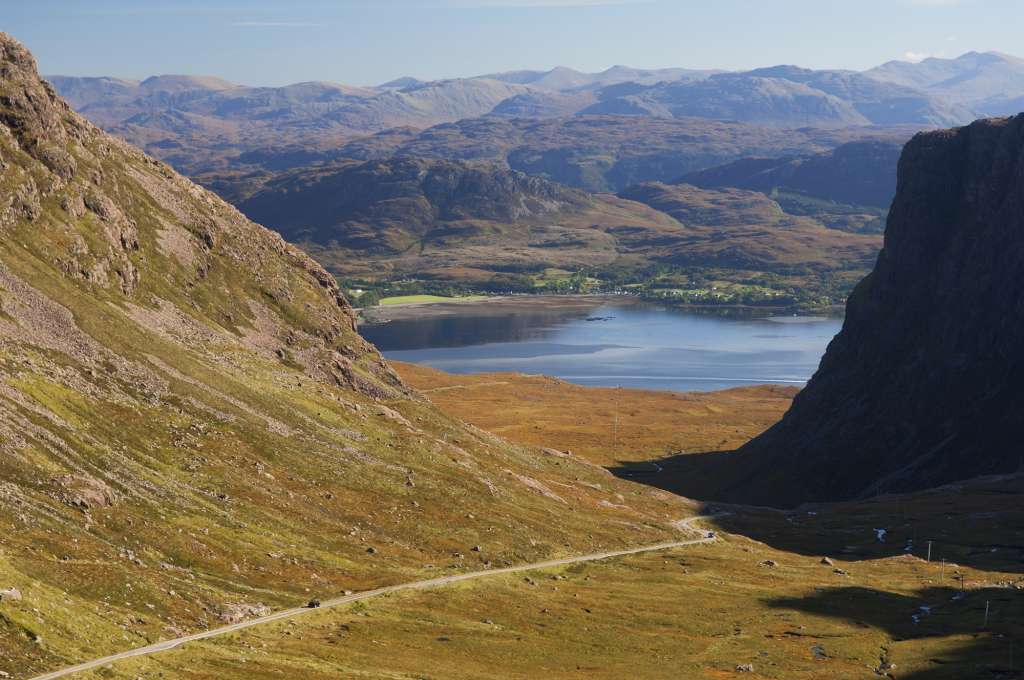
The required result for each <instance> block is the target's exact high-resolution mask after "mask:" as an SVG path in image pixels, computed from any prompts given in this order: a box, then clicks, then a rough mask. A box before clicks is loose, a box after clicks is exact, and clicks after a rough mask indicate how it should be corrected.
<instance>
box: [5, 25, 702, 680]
mask: <svg viewBox="0 0 1024 680" xmlns="http://www.w3.org/2000/svg"><path fill="white" fill-rule="evenodd" d="M0 189H2V190H0V199H2V200H0V498H2V502H0V590H4V589H8V588H15V589H17V590H18V591H19V592H20V594H21V599H15V600H12V599H10V598H7V597H4V598H3V599H2V601H0V671H3V672H4V673H8V674H11V675H12V676H14V677H19V678H20V677H27V676H29V675H31V674H34V673H35V672H38V671H42V670H45V669H51V668H55V667H60V666H63V665H67V664H68V663H70V662H72V661H76V660H79V659H83V658H89V657H92V656H96V655H100V654H104V653H110V652H114V651H118V650H121V649H125V648H129V647H133V646H137V645H139V644H143V643H145V642H146V641H147V640H157V639H162V638H167V637H173V636H175V635H178V634H180V632H181V631H190V630H197V629H203V628H206V627H209V626H213V625H217V624H219V623H221V622H224V621H231V620H237V619H239V618H245V617H247V616H250V615H252V614H253V613H255V612H258V611H262V610H264V609H265V608H266V607H280V606H284V605H295V604H299V603H302V602H305V601H306V600H307V599H308V598H309V597H311V596H314V595H315V596H327V595H331V594H337V593H339V592H341V591H343V590H345V589H360V588H364V587H368V586H371V585H379V584H383V583H388V582H396V581H405V580H409V578H410V576H413V575H419V574H426V573H438V572H439V571H441V572H447V571H449V570H452V571H457V570H460V569H464V568H467V567H468V566H469V565H470V564H472V565H475V566H477V568H479V566H480V565H482V564H495V565H502V564H506V563H514V562H519V561H522V560H528V559H532V558H536V557H543V556H547V555H555V554H564V553H569V552H575V551H586V550H587V549H588V548H591V547H597V546H601V545H621V544H624V543H634V542H636V543H643V542H645V541H651V540H656V539H660V538H663V537H666V536H670V535H674V533H675V530H674V529H672V528H671V527H670V526H669V524H668V522H669V521H670V520H674V519H677V518H678V517H680V516H684V515H685V514H687V506H686V505H685V504H684V503H682V502H681V501H678V500H676V499H671V498H670V497H668V496H667V495H665V494H661V493H660V492H652V491H649V490H642V489H638V488H635V487H631V486H629V485H623V484H620V483H619V482H617V481H616V480H615V479H614V478H612V477H611V476H610V475H608V473H606V472H605V471H603V470H601V469H599V468H596V467H594V466H592V465H589V464H587V463H585V462H583V461H580V460H577V459H565V458H557V459H555V458H552V457H546V456H542V455H539V454H538V453H537V452H536V451H531V450H526V449H522V448H517V447H515V446H512V445H509V444H506V443H504V442H502V441H500V440H498V439H496V438H495V437H493V436H491V435H488V434H485V433H484V432H482V431H480V430H476V429H475V428H471V427H468V426H466V425H464V424H463V423H461V422H459V421H457V420H455V419H452V418H449V417H447V416H444V415H443V414H441V413H440V412H438V411H437V410H436V409H435V408H434V407H432V406H431V405H430V404H429V403H428V402H426V401H425V400H423V399H422V398H420V397H418V396H417V395H415V394H414V393H413V392H411V391H410V390H409V389H408V388H406V387H405V386H404V385H403V383H402V382H401V381H400V379H399V378H398V377H397V376H396V375H395V374H394V373H393V372H392V371H391V369H390V368H389V367H388V366H387V365H386V364H385V363H384V362H383V361H382V359H381V357H380V355H379V354H378V353H377V352H376V351H375V349H374V348H373V347H372V346H370V345H368V344H367V343H365V342H364V341H363V340H362V339H361V338H360V337H359V335H358V334H357V333H356V332H355V329H354V323H353V316H352V312H351V309H350V308H349V307H348V305H347V303H346V302H345V300H344V298H343V297H342V296H341V295H340V293H339V291H338V288H337V287H336V284H335V283H334V280H333V279H332V278H331V277H330V275H328V274H327V273H326V272H325V271H324V270H323V269H322V268H320V266H319V265H317V264H316V263H314V262H313V261H312V260H310V259H309V258H308V257H307V256H305V255H304V254H302V253H300V252H299V251H298V250H296V249H295V248H293V247H292V246H289V245H287V244H285V243H284V242H283V241H282V240H281V239H280V237H278V236H277V235H276V234H273V233H272V232H269V231H267V230H265V229H263V228H261V227H258V226H256V225H254V224H252V223H251V222H248V221H247V220H246V219H245V218H244V217H243V216H242V215H241V214H240V213H238V212H237V211H236V210H234V209H233V208H231V207H230V206H228V205H227V204H225V203H223V202H222V201H221V200H220V199H218V198H216V197H215V196H214V195H212V194H210V193H209V192H207V191H205V190H203V189H200V188H199V187H197V186H195V185H193V184H191V183H190V182H189V181H187V180H185V179H184V178H182V177H180V176H179V175H177V174H175V173H174V172H173V171H171V170H170V169H169V168H168V167H167V166H166V165H164V164H162V163H160V162H158V161H155V160H153V159H151V158H148V157H146V156H144V155H143V154H142V153H140V152H139V151H137V150H135V149H133V148H131V147H129V146H127V145H125V144H124V143H122V142H120V141H117V140H115V139H113V138H112V137H109V136H107V135H106V134H104V133H102V132H100V131H99V130H97V129H96V128H94V127H93V126H92V125H90V124H89V123H87V122H85V120H84V119H82V118H81V117H79V116H77V115H76V114H74V113H73V112H71V110H70V109H69V108H68V107H67V105H66V104H65V103H64V102H63V101H61V100H60V99H59V98H57V97H56V96H55V94H54V92H53V90H52V89H51V88H50V87H49V86H48V85H47V84H46V83H44V82H42V81H40V80H39V79H38V76H37V75H36V72H35V64H34V61H33V60H32V58H31V56H30V55H29V53H28V52H27V51H26V50H25V49H24V47H22V46H21V45H20V44H19V43H17V42H16V41H14V40H13V39H11V38H10V37H8V36H6V35H0ZM473 545H481V546H485V550H484V551H483V552H481V553H472V554H473V558H472V559H469V558H461V557H453V555H454V554H455V553H460V554H461V553H462V552H463V551H468V549H469V547H471V546H473ZM466 554H470V553H468V552H466ZM429 565H436V566H434V568H433V569H430V568H429Z"/></svg>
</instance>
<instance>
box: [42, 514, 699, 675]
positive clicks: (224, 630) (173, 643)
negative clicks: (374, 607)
mask: <svg viewBox="0 0 1024 680" xmlns="http://www.w3.org/2000/svg"><path fill="white" fill-rule="evenodd" d="M706 519H711V517H710V516H703V515H702V516H697V517H690V518H688V519H685V520H682V521H679V522H676V523H675V526H676V528H678V529H683V530H689V531H699V530H698V529H696V528H694V527H693V526H692V524H693V523H694V522H698V521H701V520H706ZM716 540H718V539H717V538H715V537H713V536H703V537H701V538H695V539H692V540H689V541H671V542H668V543H657V544H655V545H645V546H641V547H638V548H628V549H626V550H613V551H610V552H602V553H594V554H591V555H578V556H576V557H563V558H561V559H557V560H548V561H546V562H533V563H531V564H522V565H519V566H515V567H503V568H500V569H487V570H484V571H471V572H467V573H465V574H453V575H451V576H441V577H439V578H432V579H427V580H425V581H412V582H411V583H400V584H398V585H393V586H385V587H383V588H376V589H374V590H366V591H363V592H360V593H353V594H351V595H344V596H342V597H336V598H334V599H331V600H325V601H324V602H322V603H321V605H320V607H319V609H330V608H332V607H340V606H343V605H346V604H351V603H353V602H359V601H360V600H369V599H371V598H374V597H380V596H381V595H388V594H390V593H397V592H401V591H403V590H423V589H425V588H434V587H437V586H443V585H448V584H450V583H458V582H459V581H470V580H473V579H478V578H484V577H487V576H498V575H501V574H516V573H520V572H524V571H533V570H535V569H549V568H551V567H560V566H564V565H567V564H578V563H580V562H595V561H597V560H607V559H611V558H614V557H624V556H627V555H637V554H640V553H647V552H656V551H659V550H668V549H670V548H681V547H684V546H688V545H699V544H701V543H712V542H714V541H716ZM319 609H310V608H309V607H295V608H293V609H284V610H282V611H279V612H275V613H273V614H268V615H266V616H261V617H259V618H255V619H249V620H248V621H242V622H240V623H235V624H232V625H230V626H223V627H221V628H213V629H211V630H207V631H203V632H201V633H194V634H192V635H184V636H182V637H179V638H174V639H173V640H164V641H163V642H157V643H154V644H152V645H147V646H145V647H138V648H136V649H130V650H128V651H126V652H120V653H118V654H111V655H110V656H104V657H102V658H99V659H93V660H92V661H86V662H84V663H80V664H78V665H76V666H68V667H67V668H62V669H60V670H56V671H52V672H50V673H44V674H43V675H38V676H36V677H35V678H33V679H32V680H52V679H53V678H64V677H67V676H69V675H73V674H75V673H80V672H82V671H87V670H91V669H94V668H99V667H101V666H106V665H108V664H112V663H115V662H117V661H122V660H124V659H130V658H133V657H136V656H149V655H151V654H156V653H158V652H165V651H167V650H170V649H175V648H177V647H180V646H181V645H183V644H186V643H188V642H196V641H198V640H206V639H209V638H212V637H218V636H220V635H227V634H229V633H234V632H237V631H240V630H245V629H246V628H252V627H254V626H261V625H263V624H265V623H272V622H274V621H283V620H285V619H292V618H295V617H297V616H301V615H303V614H308V613H309V612H313V611H319Z"/></svg>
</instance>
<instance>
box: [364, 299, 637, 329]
mask: <svg viewBox="0 0 1024 680" xmlns="http://www.w3.org/2000/svg"><path fill="white" fill-rule="evenodd" d="M610 302H614V303H616V304H638V303H641V302H642V300H640V299H639V298H637V297H634V296H632V295H496V296H494V297H488V298H483V299H481V298H477V297H472V298H466V299H459V298H452V299H450V300H431V301H428V302H411V303H405V304H396V305H382V306H379V307H366V308H363V309H360V310H359V321H360V323H361V324H368V325H369V324H382V323H388V322H390V321H399V320H404V319H419V318H423V317H434V316H451V315H455V314H466V313H468V312H472V313H473V314H478V315H490V314H494V315H499V314H510V313H516V312H523V311H531V310H537V309H538V308H543V309H552V310H554V309H557V310H574V309H578V310H584V311H585V310H587V309H594V308H596V307H600V306H601V305H605V304H608V303H610Z"/></svg>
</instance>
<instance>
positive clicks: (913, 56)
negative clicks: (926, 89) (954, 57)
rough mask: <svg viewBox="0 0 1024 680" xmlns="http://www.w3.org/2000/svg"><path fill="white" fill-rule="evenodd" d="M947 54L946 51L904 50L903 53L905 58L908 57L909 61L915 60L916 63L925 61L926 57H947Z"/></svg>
mask: <svg viewBox="0 0 1024 680" xmlns="http://www.w3.org/2000/svg"><path fill="white" fill-rule="evenodd" d="M945 56H946V53H945V52H935V53H932V52H904V53H903V58H904V59H906V60H907V61H909V62H913V63H915V64H917V63H920V62H922V61H924V60H925V59H931V58H933V57H936V58H942V57H945Z"/></svg>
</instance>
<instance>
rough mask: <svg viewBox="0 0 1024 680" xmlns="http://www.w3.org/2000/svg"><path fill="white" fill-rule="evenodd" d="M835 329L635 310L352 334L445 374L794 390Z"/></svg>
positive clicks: (541, 313)
mask: <svg viewBox="0 0 1024 680" xmlns="http://www.w3.org/2000/svg"><path fill="white" fill-rule="evenodd" d="M840 326H841V321H840V320H838V319H823V318H809V317H799V318H798V317H774V318H769V319H738V318H730V317H719V316H708V315H703V314H695V313H692V312H686V311H682V310H678V309H668V308H663V307H659V306H652V305H640V304H607V305H604V306H601V307H595V308H594V309H591V310H588V311H580V310H578V309H576V310H570V311H567V310H556V309H545V308H540V307H539V308H538V309H537V310H536V311H529V312H525V313H523V312H519V313H508V314H499V315H494V314H481V313H480V311H479V310H476V311H474V309H473V307H471V306H467V308H466V311H465V313H459V314H457V315H454V316H444V317H433V318H431V317H423V318H418V319H409V320H396V321H392V322H390V323H386V324H382V325H376V326H364V327H362V328H361V329H360V330H361V332H362V334H363V335H364V336H365V337H366V338H367V339H368V340H370V341H371V342H373V343H374V344H376V345H377V347H379V348H380V349H381V351H383V352H384V355H385V356H386V357H388V358H390V359H395V360H398V361H408V362H412V363H419V364H425V365H427V366H432V367H434V368H438V369H441V370H444V371H448V372H450V373H483V372H494V371H516V372H521V373H533V374H536V373H543V374H545V375H553V376H556V377H559V378H562V379H564V380H568V381H570V382H574V383H579V384H582V385H601V386H608V387H614V386H622V387H640V388H645V389H666V390H685V391H693V390H717V389H723V388H727V387H736V386H738V385H751V384H763V383H779V384H792V385H803V384H804V383H805V382H806V381H807V380H808V379H809V378H810V376H811V375H812V374H813V373H814V371H815V370H816V369H817V367H818V362H819V361H820V359H821V356H822V354H824V352H825V348H826V346H827V345H828V343H829V341H830V340H831V339H832V337H833V336H834V335H835V334H836V333H838V332H839V328H840Z"/></svg>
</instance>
